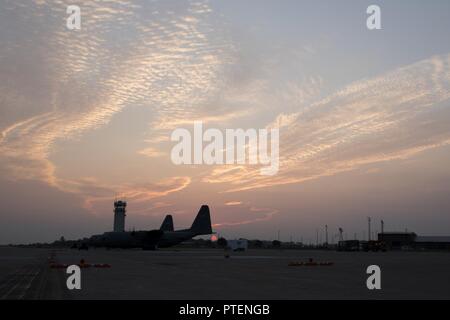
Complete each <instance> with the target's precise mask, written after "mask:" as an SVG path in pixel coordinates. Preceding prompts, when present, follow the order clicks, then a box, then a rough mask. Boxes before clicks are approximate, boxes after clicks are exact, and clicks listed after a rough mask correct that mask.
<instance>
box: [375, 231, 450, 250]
mask: <svg viewBox="0 0 450 320" xmlns="http://www.w3.org/2000/svg"><path fill="white" fill-rule="evenodd" d="M378 240H379V241H382V242H384V243H385V244H386V246H387V247H388V248H389V249H401V248H402V247H410V248H414V249H427V250H450V237H441V236H418V235H417V234H415V233H414V232H383V233H379V234H378Z"/></svg>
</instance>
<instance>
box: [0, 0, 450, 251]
mask: <svg viewBox="0 0 450 320" xmlns="http://www.w3.org/2000/svg"><path fill="white" fill-rule="evenodd" d="M70 4H77V5H78V6H79V7H80V9H81V29H80V30H70V29H68V28H67V26H66V19H67V18H68V16H69V14H67V13H66V9H67V6H68V5H70ZM371 4H377V5H378V6H379V7H380V9H381V24H382V28H381V30H369V29H368V28H367V26H366V19H367V17H368V14H367V13H366V9H367V7H368V6H369V5H371ZM449 31H450V2H449V1H444V0H442V1H440V0H435V1H430V2H425V1H406V0H398V1H364V0H354V1H350V0H345V1H335V0H330V1H322V0H321V1H298V0H292V1H289V0H283V1H259V0H247V1H237V0H227V1H200V0H192V1H181V0H180V1H178V0H177V1H175V0H167V1H149V0H136V1H131V0H120V1H112V0H105V1H75V2H71V1H61V0H30V1H26V2H24V1H14V0H2V1H1V2H0V201H1V203H2V206H1V209H0V244H7V243H29V242H44V241H52V240H55V239H58V238H59V237H61V236H64V237H65V238H68V239H78V238H82V237H87V236H90V235H91V234H95V233H102V232H104V231H110V230H111V229H112V218H113V213H112V212H113V211H112V210H113V201H114V199H117V198H121V199H125V200H127V202H128V211H127V220H126V227H127V229H133V228H135V229H139V230H147V229H153V228H159V225H160V224H161V222H162V220H163V218H164V216H165V215H166V214H169V213H170V214H172V215H173V217H174V224H175V228H176V229H178V228H184V227H188V226H189V225H190V224H191V222H192V220H193V218H194V216H195V214H196V213H197V211H198V209H199V208H200V206H201V205H202V204H208V205H209V206H210V209H211V215H212V221H213V224H214V230H215V231H216V232H217V233H218V234H219V235H220V236H225V237H226V238H239V237H244V238H250V239H252V238H259V239H267V240H270V239H275V238H277V237H278V234H280V239H281V240H283V241H290V240H292V241H303V242H305V243H310V242H315V241H316V232H319V235H320V237H321V238H322V237H324V226H325V225H328V229H329V230H330V239H331V241H336V237H337V233H338V228H340V227H341V228H343V230H344V235H345V237H346V238H347V239H353V238H354V237H356V238H360V239H362V238H365V237H367V217H368V216H370V217H372V221H373V227H372V229H373V231H374V232H377V231H380V220H381V219H383V220H384V222H385V230H386V231H405V230H408V231H414V232H416V233H418V234H421V235H449V234H450V198H449V196H448V195H449V194H450V166H449V165H448V164H449V163H450V108H449V104H450V42H449V41H448V34H449ZM195 121H202V122H203V125H204V127H205V129H206V128H215V129H218V130H220V131H221V132H224V131H225V130H226V129H236V128H244V129H250V128H254V129H257V130H259V129H264V128H278V129H279V132H280V137H279V160H280V167H279V171H278V172H277V173H276V174H275V175H272V176H267V175H261V174H260V170H259V166H257V165H251V164H244V165H242V164H239V165H238V164H228V165H206V164H200V165H175V164H174V163H173V162H172V161H171V156H170V154H171V149H172V148H173V146H174V142H173V141H171V139H170V137H171V133H172V132H173V131H174V130H176V129H178V128H186V129H188V130H192V128H193V124H194V122H195Z"/></svg>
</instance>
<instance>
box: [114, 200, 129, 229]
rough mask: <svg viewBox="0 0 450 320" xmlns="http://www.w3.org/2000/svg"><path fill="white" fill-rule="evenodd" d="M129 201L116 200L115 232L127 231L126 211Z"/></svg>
mask: <svg viewBox="0 0 450 320" xmlns="http://www.w3.org/2000/svg"><path fill="white" fill-rule="evenodd" d="M126 207H127V203H126V202H125V201H122V200H118V201H114V229H113V231H114V232H124V231H125V216H126V215H125V212H126Z"/></svg>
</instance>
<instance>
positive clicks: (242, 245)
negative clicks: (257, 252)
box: [227, 239, 248, 251]
mask: <svg viewBox="0 0 450 320" xmlns="http://www.w3.org/2000/svg"><path fill="white" fill-rule="evenodd" d="M227 247H228V248H229V249H230V250H232V251H245V250H247V248H248V240H246V239H239V240H227Z"/></svg>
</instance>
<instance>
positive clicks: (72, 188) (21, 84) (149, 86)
mask: <svg viewBox="0 0 450 320" xmlns="http://www.w3.org/2000/svg"><path fill="white" fill-rule="evenodd" d="M66 6H67V4H66V3H65V2H64V1H58V0H55V1H44V0H39V1H35V2H34V5H33V4H30V5H27V6H23V5H21V4H20V3H18V2H16V1H5V2H2V5H0V11H1V19H0V20H2V22H0V27H1V30H2V31H1V32H2V33H1V35H0V36H1V38H2V48H0V58H1V59H2V61H3V62H2V72H1V73H2V74H3V76H1V75H0V95H1V96H2V97H4V99H3V100H2V102H1V103H2V110H3V112H4V117H2V120H1V122H0V129H1V136H0V153H1V159H0V161H1V162H0V166H1V169H0V170H2V173H4V174H5V176H7V177H8V178H9V179H32V180H41V181H44V182H46V183H48V184H49V185H51V186H53V187H56V188H58V189H60V190H63V191H66V192H75V193H80V194H87V193H88V192H87V191H93V189H96V190H95V191H96V192H97V193H100V194H102V195H104V194H107V193H110V192H111V189H113V188H110V187H106V188H105V184H106V183H105V182H102V181H91V182H86V181H83V180H81V179H78V178H74V179H66V178H65V179H62V178H60V177H58V175H57V170H56V164H55V163H53V162H52V161H51V160H50V156H51V154H52V153H53V152H54V151H55V148H56V146H57V143H59V142H61V141H64V140H69V139H71V140H73V139H79V138H81V137H82V136H83V135H84V134H85V133H86V132H89V131H92V130H95V129H97V128H99V127H102V126H105V125H107V124H108V123H109V122H110V121H111V119H112V118H113V117H114V116H115V115H117V114H118V113H120V112H124V111H125V110H126V109H127V108H129V107H133V106H140V107H143V108H152V109H153V110H154V116H155V117H156V118H160V119H165V117H166V116H168V115H170V116H171V117H172V118H175V117H176V116H177V115H178V117H179V118H182V117H184V116H185V115H186V113H185V112H184V111H183V110H184V109H186V107H187V106H186V101H189V102H190V103H192V104H194V103H196V102H197V101H200V100H201V99H203V98H202V97H204V96H207V94H208V93H209V92H212V91H214V88H215V87H216V85H217V82H219V81H220V76H219V75H220V70H221V68H222V66H223V65H224V64H226V63H227V62H226V59H227V50H228V44H227V42H226V41H225V40H223V39H222V38H221V37H220V36H217V34H215V37H211V33H212V32H213V30H212V27H211V26H210V25H209V24H208V22H206V17H207V15H208V14H209V13H210V10H209V9H208V8H209V7H208V4H207V2H202V1H199V2H187V3H185V4H177V6H176V8H175V9H176V10H175V9H174V8H172V5H171V4H169V3H166V2H160V3H155V2H148V1H127V0H122V1H84V2H83V3H82V4H81V5H80V7H81V14H82V25H81V30H79V31H70V30H67V29H66V27H65V20H64V17H66V16H67V14H66V12H65V10H66ZM6 25H8V27H6ZM14 26H17V28H15V27H14ZM23 26H28V28H26V29H24V28H23ZM22 30H24V31H22ZM3 40H4V41H3ZM3 71H4V72H3ZM4 77H7V79H6V78H4ZM36 89H41V90H40V91H37V90H36ZM186 110H187V109H186ZM160 121H161V120H160ZM140 153H141V154H144V155H146V156H152V157H154V156H159V155H161V152H160V151H158V150H156V149H154V148H151V147H148V148H146V149H144V150H142V151H141V152H140ZM172 182H173V181H172ZM172 182H171V183H172ZM177 182H179V181H177ZM171 183H169V184H171ZM188 183H189V182H187V180H183V181H182V182H180V183H179V184H180V185H181V186H185V185H186V184H188ZM174 184H177V183H174ZM177 185H178V184H177ZM166 187H167V188H168V190H170V191H169V192H175V191H176V190H180V188H179V187H175V188H174V189H171V187H170V186H162V188H161V189H160V188H159V185H152V186H150V187H143V188H137V187H130V188H129V189H128V190H127V191H126V192H127V193H129V194H130V197H135V198H136V199H150V198H152V197H155V196H163V195H164V194H167V190H166ZM119 188H120V187H119ZM152 188H156V189H157V190H159V191H150V189H152ZM181 188H182V187H181ZM83 190H84V191H83ZM173 190H175V191H173ZM89 201H92V199H91V198H88V202H89Z"/></svg>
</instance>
